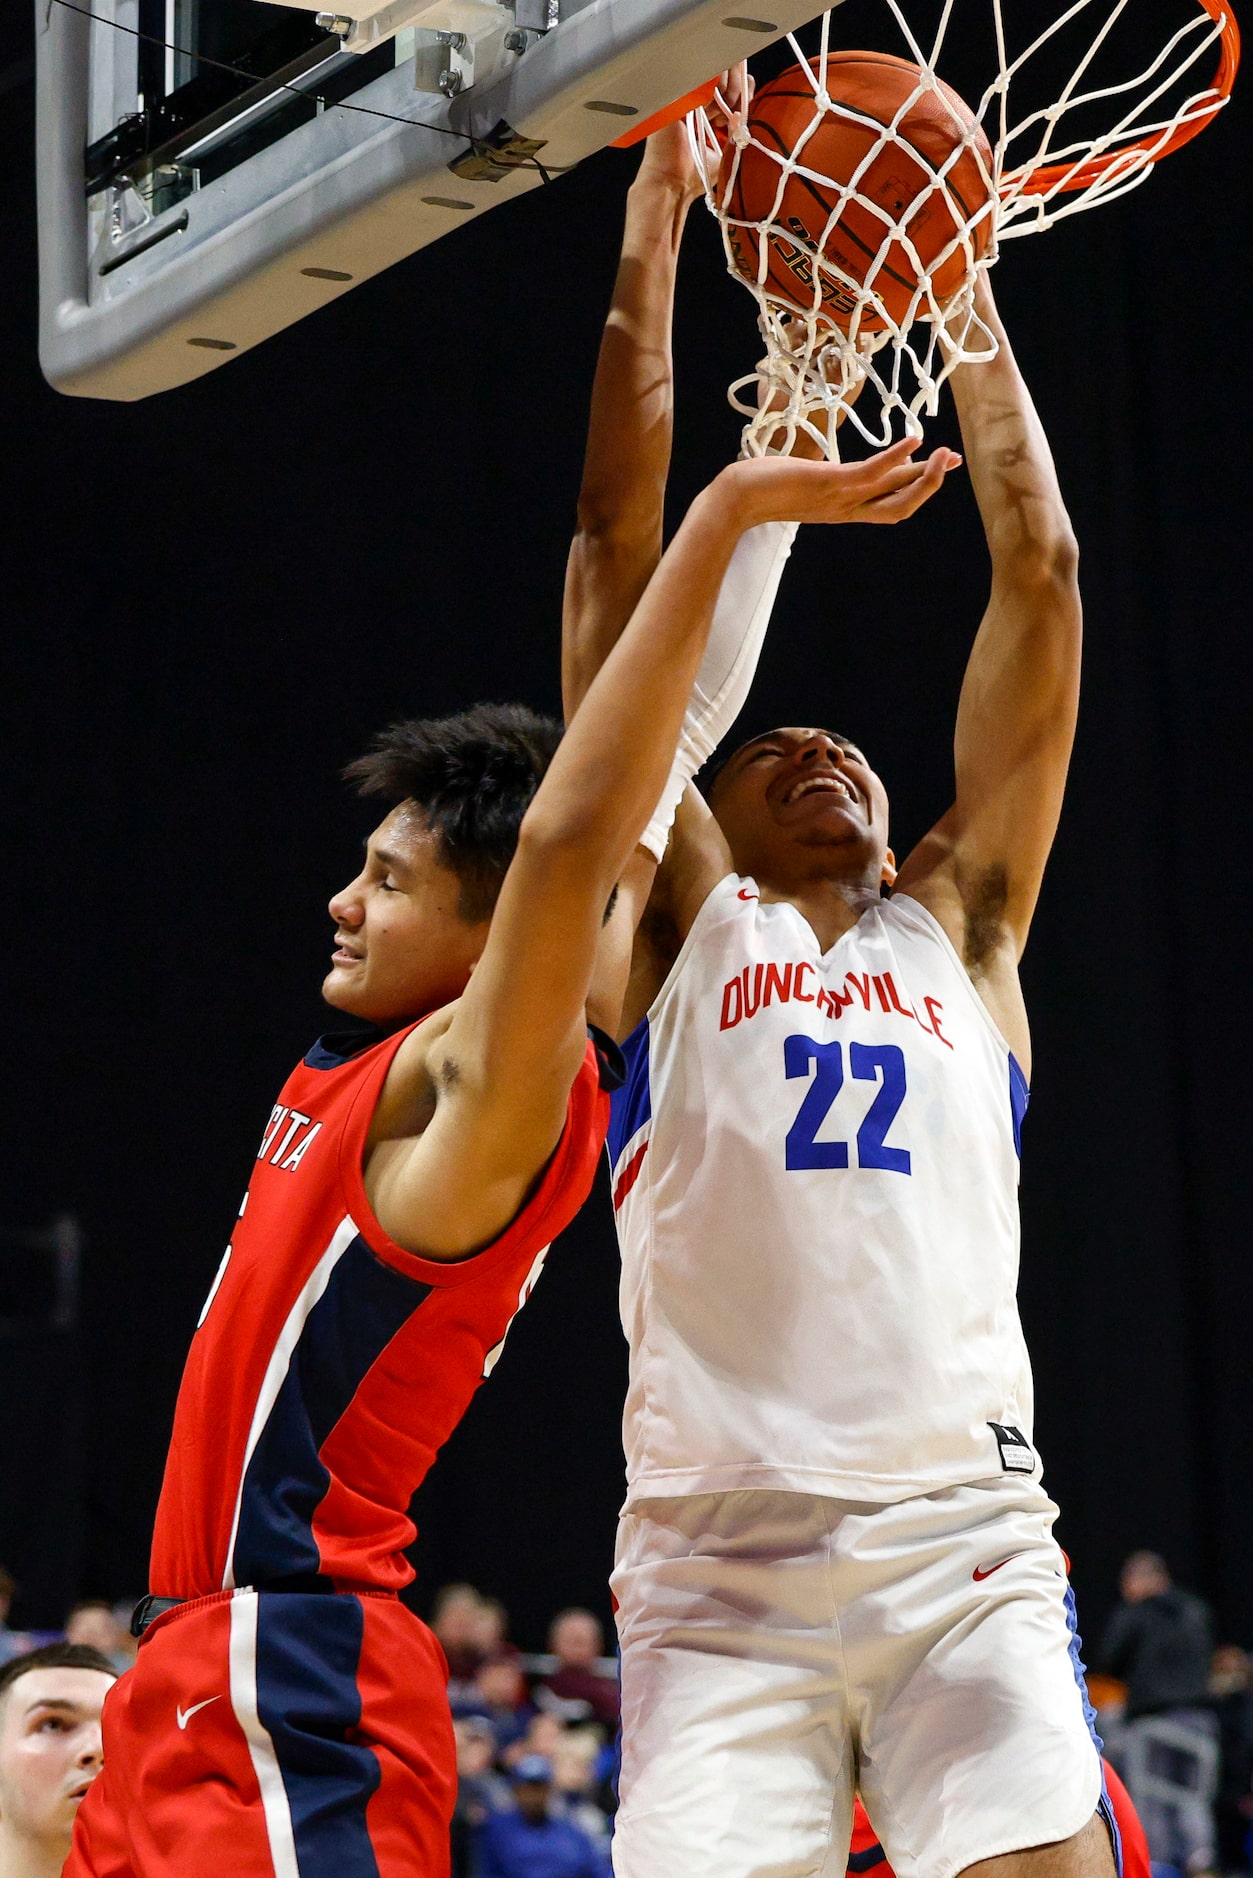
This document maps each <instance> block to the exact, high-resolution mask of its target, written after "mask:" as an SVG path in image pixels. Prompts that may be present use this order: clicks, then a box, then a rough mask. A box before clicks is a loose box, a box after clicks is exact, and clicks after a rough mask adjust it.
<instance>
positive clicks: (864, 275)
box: [720, 52, 992, 332]
mask: <svg viewBox="0 0 1253 1878" xmlns="http://www.w3.org/2000/svg"><path fill="white" fill-rule="evenodd" d="M923 82H924V81H923V74H922V73H921V72H920V70H919V68H918V67H917V66H916V65H911V64H910V62H909V61H908V59H898V58H894V57H893V56H892V55H891V54H890V53H886V52H833V53H831V54H830V55H829V56H828V58H827V65H826V86H827V90H828V92H829V93H830V96H831V98H832V100H833V101H834V102H835V103H836V104H837V105H843V106H845V107H847V108H848V109H849V110H851V111H855V112H856V113H857V114H858V117H859V118H863V119H868V120H873V122H866V123H861V122H856V121H854V120H853V119H852V118H848V117H842V116H839V115H837V114H836V113H835V112H830V111H827V112H823V113H822V114H821V116H820V117H819V119H818V123H817V126H816V128H814V118H815V114H816V112H815V93H814V88H813V85H812V84H811V83H810V81H809V79H808V78H807V77H806V75H805V73H804V71H803V70H802V68H801V67H800V66H799V65H794V66H790V67H789V68H788V70H787V71H786V72H781V73H780V74H779V76H778V77H777V78H775V79H772V80H771V81H770V82H769V83H768V84H766V85H763V86H762V87H761V90H760V91H759V92H758V93H757V95H756V97H755V98H754V99H753V102H752V105H751V107H750V110H749V117H748V125H749V129H750V131H751V132H752V136H753V139H754V141H753V142H752V143H750V144H747V145H746V146H745V147H744V148H743V149H742V150H741V151H740V152H739V156H740V161H739V166H738V168H735V165H734V159H735V155H736V150H735V146H734V145H731V144H728V146H727V149H726V151H725V152H724V155H723V159H722V168H721V175H720V196H721V200H722V203H723V205H724V207H725V210H726V213H727V215H728V216H729V217H730V218H731V225H730V227H729V229H728V236H729V239H730V245H731V249H732V254H733V258H734V260H735V265H736V267H737V268H738V269H739V271H740V273H741V274H743V275H744V277H745V279H747V280H748V281H750V282H756V281H757V280H758V277H759V274H758V252H759V251H758V237H757V236H756V234H755V233H754V231H753V230H752V229H750V228H740V227H737V226H735V224H736V223H737V222H765V221H771V222H773V224H774V227H773V228H772V230H771V232H770V233H769V235H768V236H767V241H768V245H769V257H768V272H767V275H766V278H765V279H764V281H762V285H763V287H764V288H765V289H766V291H767V292H768V293H771V294H773V295H775V296H778V297H780V298H782V299H784V300H788V301H791V302H792V304H793V305H794V306H796V307H797V308H798V309H800V310H801V311H803V312H809V311H811V310H812V309H813V308H814V303H815V282H814V264H813V263H814V256H815V253H817V254H818V255H820V256H821V257H822V258H823V259H825V261H826V262H828V263H829V264H830V265H829V266H828V267H820V268H819V270H818V291H820V293H821V305H822V311H823V313H824V314H825V315H826V317H827V318H828V319H829V320H831V322H832V323H833V324H834V325H836V326H839V327H840V328H841V329H842V330H844V331H847V330H848V327H849V324H850V322H851V320H852V316H853V314H854V312H855V311H856V308H857V306H858V294H857V291H856V290H857V288H858V287H862V286H865V285H866V284H867V279H868V277H869V285H870V287H871V288H872V290H873V292H874V293H875V294H876V295H878V297H879V299H880V300H881V301H882V304H883V307H884V309H885V310H886V313H887V315H888V318H889V319H890V320H891V321H893V322H894V323H895V324H896V325H898V326H900V325H902V324H904V323H905V321H907V320H908V318H909V313H910V302H911V300H912V299H913V296H914V294H915V292H916V291H917V288H918V285H919V279H920V270H919V268H918V265H917V263H916V262H915V260H914V257H913V256H912V255H911V253H910V251H909V248H908V247H907V246H906V245H905V243H904V242H903V241H901V240H900V239H894V240H893V241H892V242H891V243H890V245H889V246H888V248H887V250H886V252H885V254H884V256H883V260H882V262H881V263H880V264H879V265H878V266H875V264H874V263H875V257H876V256H877V255H878V253H879V250H880V248H881V247H882V246H883V242H884V238H885V236H886V235H887V233H888V224H887V222H886V221H885V220H884V216H889V217H891V219H892V220H893V221H894V222H897V223H900V224H903V225H905V227H906V228H907V232H908V238H909V241H910V242H912V244H913V246H914V248H915V249H916V250H917V256H918V260H919V261H920V262H921V264H922V275H921V277H925V276H926V275H930V277H931V280H932V288H933V291H934V294H935V298H936V299H937V300H938V301H939V302H940V303H941V304H943V303H944V302H945V301H946V300H947V299H949V298H950V297H951V296H952V295H953V294H955V293H956V292H957V291H958V289H959V288H960V286H961V284H962V281H963V280H964V278H965V275H966V269H967V265H968V257H967V254H966V251H965V246H964V245H959V246H958V247H956V248H955V249H954V250H953V252H952V253H951V254H949V255H947V256H946V257H945V259H944V260H943V261H940V258H939V257H940V256H941V255H943V254H944V251H945V249H946V248H947V247H948V246H949V244H950V242H952V241H953V240H954V238H955V237H956V236H957V235H958V233H959V232H960V230H961V229H962V228H963V226H964V225H965V224H966V223H967V222H969V221H972V220H973V218H974V217H975V216H976V215H978V213H979V211H980V209H982V208H984V207H985V205H986V204H987V202H988V199H989V195H990V193H991V192H990V188H989V183H988V178H990V176H991V174H992V150H991V146H990V145H989V143H988V140H987V138H986V136H985V135H984V133H983V129H982V127H981V125H979V123H978V122H977V120H976V118H975V115H974V113H973V111H971V109H970V107H969V105H967V104H966V103H965V102H964V100H963V99H962V98H960V97H959V96H958V94H957V93H956V92H955V91H954V90H953V89H952V88H951V86H948V85H946V84H944V83H943V82H942V81H939V80H937V81H935V88H931V87H930V86H928V88H927V89H923V90H919V87H920V85H922V84H923ZM915 92H917V93H918V95H917V96H916V97H914V94H915ZM911 98H913V99H914V101H913V102H912V103H909V100H910V99H911ZM907 103H909V108H908V109H907V110H906V111H905V112H904V115H903V116H902V117H901V119H900V122H899V124H898V125H897V130H896V135H895V136H893V137H890V138H884V137H883V131H885V130H886V129H887V127H888V126H889V125H890V124H892V122H893V120H894V119H895V118H896V116H897V113H898V112H900V111H901V110H902V107H903V106H905V105H906V104H907ZM880 126H881V127H882V129H880V128H879V127H880ZM811 131H812V134H810V135H807V134H806V133H809V132H811ZM967 139H970V142H969V143H967ZM964 143H966V147H965V148H964V149H963V148H961V146H962V145H963V144H964ZM759 145H764V146H765V147H764V148H759V147H758V146H759ZM798 147H799V149H798ZM911 150H913V151H916V152H917V158H916V159H915V157H913V156H911V154H910V152H911ZM954 150H959V151H960V154H959V155H958V156H957V157H956V159H955V160H952V159H953V152H954ZM776 151H777V152H778V154H779V156H780V157H783V158H786V157H788V156H790V155H791V154H792V153H793V152H794V151H798V160H799V162H800V163H801V164H802V165H803V168H801V169H798V170H797V171H795V172H794V173H793V174H792V175H790V176H788V177H787V178H786V181H785V182H784V186H783V190H782V197H781V200H780V201H779V202H778V206H777V207H776V197H777V196H778V195H779V184H780V175H781V172H780V168H779V163H778V162H777V161H776V159H775V156H774V155H773V154H772V153H773V152H776ZM867 159H869V161H867ZM863 163H864V164H865V165H866V167H865V169H864V171H862V173H861V174H860V175H858V171H859V168H860V166H861V165H862V164H863ZM946 163H948V164H949V168H948V169H947V171H946V173H945V176H944V180H943V182H940V181H937V179H936V174H935V172H936V171H938V170H940V169H942V168H943V166H944V165H945V164H946ZM854 176H857V197H859V198H864V199H865V200H864V201H862V200H858V199H857V198H854V199H851V200H850V201H848V202H846V203H845V204H844V206H843V208H842V210H841V211H840V219H839V221H838V222H837V223H836V225H835V226H834V227H833V228H832V229H831V230H830V231H829V232H824V231H825V230H826V226H827V222H828V219H829V217H830V216H831V215H832V213H833V212H834V211H835V209H836V207H837V205H838V202H839V188H840V187H841V186H843V185H845V184H848V183H849V182H851V180H852V179H853V177H854ZM728 190H729V195H728ZM869 204H874V205H875V208H877V209H879V210H881V211H882V214H877V213H876V212H875V208H872V207H870V206H868V205H869ZM991 231H992V216H991V214H990V213H989V214H985V215H983V216H982V218H981V219H980V220H979V222H978V223H977V225H976V226H974V227H972V228H971V234H970V246H971V251H972V254H973V257H974V258H975V259H978V258H979V257H980V256H982V254H983V252H984V250H985V249H986V247H987V245H988V239H989V237H990V235H991ZM789 236H791V237H794V239H789ZM937 263H938V266H937V265H936V264H937ZM834 269H838V270H839V272H838V273H836V272H834V271H832V270H834ZM841 275H844V276H846V277H847V279H841V278H840V276H841ZM849 283H853V284H851V285H850V284H849ZM886 324H887V321H886V320H885V319H884V318H883V317H882V315H881V314H880V312H879V310H878V308H877V307H876V306H875V305H874V304H873V303H872V302H865V301H863V302H862V313H861V319H860V322H859V328H858V330H859V331H861V332H882V331H883V330H884V327H885V325H886Z"/></svg>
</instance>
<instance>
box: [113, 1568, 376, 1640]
mask: <svg viewBox="0 0 1253 1878" xmlns="http://www.w3.org/2000/svg"><path fill="white" fill-rule="evenodd" d="M247 1591H256V1592H259V1593H261V1594H263V1595H265V1596H269V1595H270V1594H271V1593H279V1594H286V1595H287V1596H291V1595H293V1594H294V1595H296V1596H298V1597H301V1596H303V1597H309V1596H314V1597H352V1598H386V1599H387V1600H388V1601H389V1602H391V1603H395V1602H396V1600H397V1596H398V1593H396V1592H395V1591H380V1590H379V1589H378V1588H377V1586H374V1585H351V1584H337V1583H336V1582H335V1580H334V1579H332V1578H322V1577H319V1576H318V1575H317V1574H315V1573H309V1574H308V1575H294V1576H292V1577H290V1578H274V1579H269V1580H267V1582H266V1583H265V1584H260V1585H237V1586H235V1587H234V1588H233V1589H231V1590H229V1591H211V1592H209V1593H208V1594H207V1595H206V1596H205V1597H202V1598H158V1597H154V1596H153V1595H152V1593H151V1592H149V1594H148V1596H147V1597H143V1598H140V1600H139V1602H138V1604H137V1605H136V1606H135V1608H134V1610H133V1611H132V1612H131V1626H130V1628H131V1635H132V1637H138V1638H139V1639H140V1640H141V1641H142V1639H143V1637H144V1636H145V1635H146V1634H147V1632H148V1631H149V1630H151V1629H152V1627H153V1625H154V1624H155V1623H157V1622H158V1621H159V1620H160V1619H161V1618H164V1617H169V1616H170V1614H171V1612H177V1613H178V1614H179V1615H180V1616H186V1615H187V1614H188V1613H189V1612H191V1611H201V1610H207V1609H208V1607H209V1606H210V1605H212V1604H225V1603H226V1601H227V1599H228V1598H233V1597H237V1596H239V1595H240V1593H242V1592H247Z"/></svg>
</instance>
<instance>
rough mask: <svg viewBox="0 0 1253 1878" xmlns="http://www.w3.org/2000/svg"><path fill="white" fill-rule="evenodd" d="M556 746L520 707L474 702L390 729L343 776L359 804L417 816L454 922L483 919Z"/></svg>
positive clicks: (543, 722)
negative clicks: (379, 801) (452, 889)
mask: <svg viewBox="0 0 1253 1878" xmlns="http://www.w3.org/2000/svg"><path fill="white" fill-rule="evenodd" d="M560 742H561V725H560V724H559V723H557V721H556V719H555V718H551V717H542V716H541V715H540V714H539V712H537V711H531V710H528V709H527V707H526V705H524V704H476V705H473V706H472V707H471V708H470V710H468V711H461V712H459V713H458V714H457V716H455V717H424V718H409V719H407V720H406V721H405V722H403V723H399V724H391V725H389V726H388V728H387V729H386V730H384V731H380V733H379V735H378V736H377V737H376V738H375V739H374V743H373V745H372V746H371V748H370V750H369V752H368V753H367V754H366V755H365V756H360V757H358V758H357V760H356V762H355V763H350V764H349V765H348V767H347V769H346V770H345V771H344V775H345V777H346V778H347V780H348V781H349V782H353V783H356V785H357V789H358V792H359V793H360V794H361V795H363V796H381V797H382V798H383V800H384V801H386V802H390V803H391V804H392V805H393V806H396V805H397V804H399V803H401V802H412V803H414V804H415V806H416V807H417V808H419V809H421V811H422V813H423V815H424V816H425V818H426V822H427V826H428V827H429V828H430V829H431V831H432V833H433V834H434V835H435V836H436V838H437V840H438V842H439V852H440V859H441V860H442V861H443V863H444V865H445V866H446V867H449V868H451V869H452V871H453V873H454V874H456V876H457V878H458V880H459V881H460V883H461V902H460V907H459V911H460V914H461V917H462V918H463V919H467V920H481V919H487V918H488V917H489V916H490V914H491V912H492V909H493V907H494V906H495V904H496V897H497V895H498V894H499V892H500V888H501V883H502V881H503V880H504V878H505V875H506V873H507V872H508V869H509V863H510V861H511V860H512V859H513V856H514V850H515V849H516V848H517V845H518V830H519V828H520V827H521V826H522V817H523V816H524V815H525V814H526V811H527V808H528V806H529V805H530V802H531V799H532V797H533V796H534V794H535V792H536V790H537V789H538V788H539V785H540V783H541V781H542V780H543V776H544V772H545V770H546V769H547V768H548V765H549V764H550V763H551V762H552V759H553V755H554V752H555V751H556V748H557V745H558V744H559V743H560Z"/></svg>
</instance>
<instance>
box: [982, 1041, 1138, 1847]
mask: <svg viewBox="0 0 1253 1878" xmlns="http://www.w3.org/2000/svg"><path fill="white" fill-rule="evenodd" d="M1009 1060H1010V1062H1011V1063H1013V1061H1014V1059H1013V1057H1012V1056H1011V1058H1010V1059H1009ZM1014 1067H1015V1068H1017V1067H1018V1066H1017V1064H1014ZM1019 1074H1021V1071H1020V1072H1019ZM1064 1604H1065V1610H1066V1628H1067V1630H1068V1631H1069V1632H1070V1666H1071V1668H1072V1669H1073V1670H1074V1672H1075V1681H1076V1683H1077V1684H1078V1686H1079V1699H1080V1701H1081V1702H1082V1703H1083V1719H1084V1721H1085V1722H1086V1723H1087V1724H1088V1733H1089V1734H1090V1735H1091V1737H1092V1742H1093V1745H1094V1747H1095V1748H1096V1752H1097V1756H1098V1759H1099V1761H1100V1768H1101V1797H1100V1799H1099V1800H1098V1801H1097V1803H1096V1810H1097V1812H1098V1813H1099V1814H1100V1816H1101V1818H1102V1819H1103V1820H1104V1822H1105V1830H1106V1831H1107V1832H1108V1834H1109V1842H1110V1847H1111V1849H1112V1851H1113V1854H1114V1865H1115V1868H1116V1869H1117V1872H1118V1878H1122V1870H1123V1860H1122V1832H1121V1830H1120V1829H1119V1825H1118V1819H1117V1817H1116V1815H1115V1813H1114V1807H1113V1802H1112V1801H1111V1799H1110V1797H1109V1789H1108V1788H1107V1787H1106V1785H1105V1760H1104V1748H1105V1743H1104V1742H1103V1741H1102V1740H1101V1737H1100V1735H1099V1734H1098V1733H1097V1732H1096V1710H1095V1709H1094V1708H1093V1706H1092V1698H1091V1696H1090V1695H1089V1694H1088V1672H1087V1667H1086V1665H1085V1663H1084V1660H1083V1638H1082V1637H1081V1636H1080V1635H1079V1613H1078V1610H1077V1609H1076V1608H1075V1592H1074V1586H1073V1585H1069V1584H1068V1585H1067V1586H1066V1596H1065V1599H1064Z"/></svg>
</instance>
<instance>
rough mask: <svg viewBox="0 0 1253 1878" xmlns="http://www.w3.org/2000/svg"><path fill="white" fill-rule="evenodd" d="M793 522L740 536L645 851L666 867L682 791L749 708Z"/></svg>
mask: <svg viewBox="0 0 1253 1878" xmlns="http://www.w3.org/2000/svg"><path fill="white" fill-rule="evenodd" d="M796 529H797V524H796V523H795V522H762V523H761V524H760V525H759V526H758V527H756V528H750V529H749V530H748V532H747V533H746V534H744V535H741V536H740V539H739V541H738V542H737V544H736V548H735V553H734V554H733V555H732V556H731V561H730V565H729V566H728V568H727V571H726V574H725V575H724V576H723V581H722V587H721V589H720V591H719V594H718V601H717V605H716V606H715V608H714V619H713V625H712V626H711V628H710V631H709V643H708V645H707V646H706V648H705V656H704V658H703V659H702V660H701V667H700V671H699V672H698V673H697V674H696V683H695V684H694V685H693V686H692V696H691V699H690V700H689V703H688V707H687V712H686V715H685V716H684V719H683V729H682V730H681V731H680V733H679V747H678V749H677V750H676V751H675V756H674V764H673V767H672V768H671V771H670V776H669V780H668V781H667V783H666V787H665V790H664V791H663V793H662V797H661V800H660V802H659V803H658V804H657V812H656V814H655V815H654V816H653V818H652V820H651V821H650V822H649V824H648V827H647V828H646V829H645V830H644V832H643V834H642V835H641V836H640V846H641V847H643V848H647V849H648V852H649V853H650V854H651V855H652V856H653V858H654V859H655V860H658V861H660V860H661V857H662V855H663V854H664V853H665V851H666V841H667V838H668V836H669V834H670V829H671V826H672V824H673V822H674V817H675V811H676V810H677V809H678V806H679V803H680V802H681V801H682V800H683V791H684V790H685V789H686V788H687V785H688V783H689V782H690V781H691V780H692V778H693V776H695V774H696V772H697V770H698V769H700V767H701V765H702V764H703V763H705V762H707V761H708V759H709V758H710V757H711V756H712V755H713V753H714V751H715V750H716V749H717V747H718V745H719V743H721V741H722V739H723V737H725V735H726V733H727V732H728V730H730V728H731V726H732V724H733V723H734V722H735V720H736V718H737V717H738V716H739V714H740V711H741V710H742V709H743V706H744V700H745V699H746V698H747V696H748V693H749V688H750V686H751V685H752V682H753V678H754V675H755V674H756V671H757V661H758V659H759V658H760V657H761V648H762V643H763V641H764V640H765V637H766V628H767V626H768V625H769V624H770V614H771V612H772V610H773V608H774V601H775V595H776V594H777V593H778V591H779V581H780V579H781V578H782V575H783V567H784V563H785V562H786V560H787V558H788V555H789V554H790V553H791V552H792V543H793V542H794V541H795V539H796Z"/></svg>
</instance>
